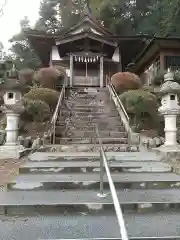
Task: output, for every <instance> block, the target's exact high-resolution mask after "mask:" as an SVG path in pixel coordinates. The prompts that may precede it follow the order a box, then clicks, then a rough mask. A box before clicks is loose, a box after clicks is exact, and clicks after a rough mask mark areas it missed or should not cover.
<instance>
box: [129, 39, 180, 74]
mask: <svg viewBox="0 0 180 240" xmlns="http://www.w3.org/2000/svg"><path fill="white" fill-rule="evenodd" d="M174 49H179V50H180V38H177V37H153V38H152V39H149V43H148V44H147V45H146V46H145V47H144V48H143V49H142V51H141V52H140V53H139V54H138V55H137V56H136V58H135V59H134V61H133V64H134V66H133V67H132V69H131V71H134V72H136V73H138V72H139V71H141V69H142V70H143V66H145V65H146V64H147V63H148V62H150V61H151V59H152V60H153V58H154V57H155V56H156V55H157V54H158V53H160V52H161V51H163V50H168V51H172V50H174Z"/></svg>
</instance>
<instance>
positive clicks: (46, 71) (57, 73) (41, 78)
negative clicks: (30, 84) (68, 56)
mask: <svg viewBox="0 0 180 240" xmlns="http://www.w3.org/2000/svg"><path fill="white" fill-rule="evenodd" d="M64 76H65V70H64V69H63V68H62V67H61V69H60V66H59V68H58V69H57V68H54V67H48V68H41V69H40V70H39V71H37V72H36V73H35V75H34V80H35V82H36V83H37V84H38V85H40V86H41V87H45V88H51V89H55V88H56V86H57V85H61V84H62V83H63V79H64Z"/></svg>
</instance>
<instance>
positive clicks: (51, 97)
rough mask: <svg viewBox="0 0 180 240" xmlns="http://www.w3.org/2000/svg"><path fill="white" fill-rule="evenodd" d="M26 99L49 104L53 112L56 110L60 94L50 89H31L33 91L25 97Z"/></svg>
mask: <svg viewBox="0 0 180 240" xmlns="http://www.w3.org/2000/svg"><path fill="white" fill-rule="evenodd" d="M24 97H25V98H28V99H31V100H41V101H43V102H45V103H47V104H48V105H49V107H50V109H51V110H53V109H55V107H56V105H57V101H58V98H59V92H57V91H55V90H52V89H49V88H35V87H33V88H31V90H30V91H29V92H28V93H26V94H25V95H24Z"/></svg>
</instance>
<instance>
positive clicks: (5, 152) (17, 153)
mask: <svg viewBox="0 0 180 240" xmlns="http://www.w3.org/2000/svg"><path fill="white" fill-rule="evenodd" d="M21 152H22V148H21V146H20V145H3V146H0V159H19V158H20V157H21Z"/></svg>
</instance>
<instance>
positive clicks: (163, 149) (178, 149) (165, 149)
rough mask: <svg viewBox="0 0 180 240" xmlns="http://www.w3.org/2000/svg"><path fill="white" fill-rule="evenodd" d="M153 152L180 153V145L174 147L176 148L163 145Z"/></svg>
mask: <svg viewBox="0 0 180 240" xmlns="http://www.w3.org/2000/svg"><path fill="white" fill-rule="evenodd" d="M153 150H156V151H160V152H164V153H167V152H180V145H178V144H177V145H174V146H167V145H162V146H160V147H158V148H154V149H153Z"/></svg>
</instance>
